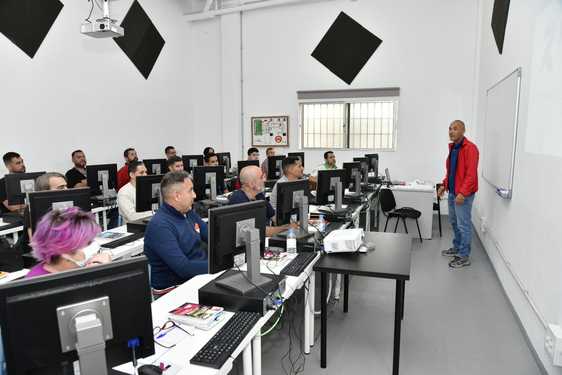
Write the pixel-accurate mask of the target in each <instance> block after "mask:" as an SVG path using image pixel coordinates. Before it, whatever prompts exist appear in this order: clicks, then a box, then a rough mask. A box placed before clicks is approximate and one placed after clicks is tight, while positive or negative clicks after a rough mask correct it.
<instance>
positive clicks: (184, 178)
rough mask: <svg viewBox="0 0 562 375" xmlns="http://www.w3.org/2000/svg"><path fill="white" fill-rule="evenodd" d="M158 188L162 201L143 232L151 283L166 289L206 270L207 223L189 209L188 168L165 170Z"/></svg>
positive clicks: (189, 184) (190, 205) (191, 194)
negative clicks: (177, 170) (175, 170)
mask: <svg viewBox="0 0 562 375" xmlns="http://www.w3.org/2000/svg"><path fill="white" fill-rule="evenodd" d="M160 191H161V193H162V198H163V200H164V203H163V204H162V206H161V207H160V209H159V210H158V211H157V212H156V214H154V216H153V217H152V219H151V220H150V222H149V223H148V226H147V227H146V232H145V236H144V253H145V255H146V256H147V258H148V262H149V263H150V267H151V268H150V273H151V284H152V287H153V288H154V289H156V290H162V289H167V288H170V287H174V286H176V285H179V284H182V283H183V282H185V281H187V280H189V279H191V278H192V277H193V276H196V275H199V274H205V273H207V272H208V262H207V251H206V246H205V245H202V242H205V243H206V242H207V224H206V223H205V222H204V221H203V220H201V218H200V217H199V215H197V214H196V213H195V211H192V210H191V207H192V205H193V201H194V199H195V192H194V191H193V182H192V181H191V179H190V177H189V175H188V174H187V172H184V171H181V172H168V173H166V175H164V177H163V178H162V182H161V184H160Z"/></svg>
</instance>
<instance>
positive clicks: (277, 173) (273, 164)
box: [267, 155, 286, 180]
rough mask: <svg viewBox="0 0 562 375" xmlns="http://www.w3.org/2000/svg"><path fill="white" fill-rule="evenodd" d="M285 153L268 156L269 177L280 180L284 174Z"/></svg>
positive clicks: (269, 178)
mask: <svg viewBox="0 0 562 375" xmlns="http://www.w3.org/2000/svg"><path fill="white" fill-rule="evenodd" d="M285 158H286V156H285V155H276V156H268V157H267V179H268V180H278V179H280V178H281V176H283V160H285Z"/></svg>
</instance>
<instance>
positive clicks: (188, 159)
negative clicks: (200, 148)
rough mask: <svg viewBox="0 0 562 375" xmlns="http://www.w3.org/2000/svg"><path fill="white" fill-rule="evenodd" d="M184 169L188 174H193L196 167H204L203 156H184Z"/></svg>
mask: <svg viewBox="0 0 562 375" xmlns="http://www.w3.org/2000/svg"><path fill="white" fill-rule="evenodd" d="M181 159H182V160H183V169H185V171H186V172H187V173H191V172H192V171H193V168H194V167H201V166H203V155H182V157H181Z"/></svg>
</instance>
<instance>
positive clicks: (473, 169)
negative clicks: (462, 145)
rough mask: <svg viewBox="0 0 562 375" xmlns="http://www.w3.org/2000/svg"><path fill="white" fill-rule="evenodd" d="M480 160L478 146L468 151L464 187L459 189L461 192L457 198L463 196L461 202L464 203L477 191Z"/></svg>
mask: <svg viewBox="0 0 562 375" xmlns="http://www.w3.org/2000/svg"><path fill="white" fill-rule="evenodd" d="M478 159H479V153H478V148H476V146H474V147H471V148H469V149H468V150H467V158H466V160H467V163H466V172H465V178H464V181H463V183H462V185H461V186H459V188H458V189H457V191H458V192H459V194H457V197H459V196H461V197H462V198H461V197H459V200H461V201H464V198H465V197H468V196H469V195H470V194H472V193H473V192H474V190H475V186H476V181H477V179H478ZM461 203H462V202H461Z"/></svg>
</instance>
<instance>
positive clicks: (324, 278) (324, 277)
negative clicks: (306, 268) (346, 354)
mask: <svg viewBox="0 0 562 375" xmlns="http://www.w3.org/2000/svg"><path fill="white" fill-rule="evenodd" d="M320 275H321V276H320V279H321V281H320V298H321V301H320V306H321V307H322V309H321V313H320V321H321V329H320V331H321V333H320V336H321V337H320V346H321V347H320V367H321V368H326V345H327V341H328V340H327V338H328V332H327V328H328V324H327V323H328V305H327V302H326V299H327V298H328V290H327V289H326V288H327V286H328V285H327V284H328V274H327V273H326V272H321V273H320Z"/></svg>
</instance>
